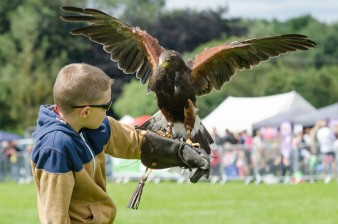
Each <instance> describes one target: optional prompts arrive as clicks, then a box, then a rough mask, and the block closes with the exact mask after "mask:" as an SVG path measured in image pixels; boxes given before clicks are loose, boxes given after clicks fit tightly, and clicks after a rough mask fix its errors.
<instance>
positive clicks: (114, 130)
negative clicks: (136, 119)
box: [106, 117, 144, 159]
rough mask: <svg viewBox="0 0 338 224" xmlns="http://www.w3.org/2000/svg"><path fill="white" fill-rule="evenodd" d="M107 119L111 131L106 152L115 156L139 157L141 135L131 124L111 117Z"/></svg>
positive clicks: (141, 142) (123, 157) (125, 157)
mask: <svg viewBox="0 0 338 224" xmlns="http://www.w3.org/2000/svg"><path fill="white" fill-rule="evenodd" d="M108 119H109V123H110V129H111V131H110V139H109V142H108V144H107V147H106V153H107V154H109V155H111V156H114V157H116V158H122V159H139V158H140V155H141V150H140V148H141V146H142V144H143V141H144V139H143V138H144V137H143V135H141V134H140V133H139V131H137V130H135V128H134V127H132V126H129V125H125V124H122V123H120V122H118V121H116V120H115V119H113V118H111V117H108Z"/></svg>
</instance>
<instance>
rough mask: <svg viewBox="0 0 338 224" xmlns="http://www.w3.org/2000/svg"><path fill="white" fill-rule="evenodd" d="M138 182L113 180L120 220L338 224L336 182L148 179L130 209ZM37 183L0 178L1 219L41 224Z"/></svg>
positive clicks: (136, 223)
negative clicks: (135, 206) (137, 204)
mask: <svg viewBox="0 0 338 224" xmlns="http://www.w3.org/2000/svg"><path fill="white" fill-rule="evenodd" d="M136 184H137V183H136V182H130V183H128V184H109V185H108V191H109V192H110V195H111V197H112V198H113V199H114V201H115V202H116V204H117V206H118V214H117V218H116V222H115V223H117V224H131V223H132V224H167V223H168V224H169V223H170V224H181V223H182V224H183V223H184V224H204V223H208V224H224V223H231V224H232V223H233V224H244V223H245V224H246V223H257V224H264V223H286V224H288V223H307V224H308V223H313V224H319V223H323V224H330V223H332V224H333V223H338V184H337V183H336V182H331V183H329V184H326V185H325V184H323V183H322V182H317V183H314V184H310V183H302V184H299V185H283V184H280V185H273V186H272V185H270V186H268V185H264V184H261V185H248V186H244V185H243V184H242V183H239V182H237V183H235V182H233V183H226V184H225V185H219V184H215V185H212V184H210V183H205V182H204V183H203V182H202V183H197V184H182V185H178V184H176V183H173V182H161V183H159V184H154V183H147V184H146V186H145V188H144V191H143V195H142V200H141V204H140V207H139V209H138V210H131V209H127V208H126V206H127V204H128V201H129V199H130V196H131V195H132V192H133V190H134V188H135V187H136ZM35 197H36V193H35V188H34V185H33V184H28V185H18V184H16V183H0V223H1V224H2V223H3V224H7V223H8V224H16V223H20V224H25V223H27V224H28V223H29V224H31V223H34V224H35V223H39V221H38V217H37V211H36V200H35Z"/></svg>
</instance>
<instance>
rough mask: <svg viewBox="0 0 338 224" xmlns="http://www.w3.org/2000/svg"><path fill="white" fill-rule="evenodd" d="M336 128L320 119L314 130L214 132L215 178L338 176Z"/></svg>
mask: <svg viewBox="0 0 338 224" xmlns="http://www.w3.org/2000/svg"><path fill="white" fill-rule="evenodd" d="M337 136H338V129H337V126H335V125H332V126H328V123H327V122H326V121H324V120H319V121H317V122H316V124H315V125H314V126H313V127H306V128H297V127H296V128H295V127H293V128H292V127H291V124H289V126H285V127H283V126H281V128H278V129H277V128H270V129H269V128H262V129H259V130H254V131H253V134H248V132H247V131H242V132H231V131H230V130H225V131H224V133H223V134H221V133H220V132H219V131H218V130H216V129H215V128H214V129H213V130H212V137H213V138H214V141H215V145H216V147H214V148H213V150H212V158H213V159H212V161H211V166H212V173H211V176H213V177H221V178H224V177H226V178H228V179H229V178H244V177H248V176H251V177H254V178H261V177H262V176H264V175H267V174H271V175H274V176H278V177H285V176H288V177H290V176H292V175H296V174H301V175H303V176H309V177H313V178H325V181H329V180H331V178H333V177H335V176H336V175H337V165H336V164H337V158H336V154H337V153H338V138H337Z"/></svg>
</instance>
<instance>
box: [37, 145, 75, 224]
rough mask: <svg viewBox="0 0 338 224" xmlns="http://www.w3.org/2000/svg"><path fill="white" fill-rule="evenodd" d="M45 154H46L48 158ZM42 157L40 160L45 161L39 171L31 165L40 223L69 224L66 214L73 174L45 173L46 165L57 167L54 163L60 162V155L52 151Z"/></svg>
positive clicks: (72, 185)
mask: <svg viewBox="0 0 338 224" xmlns="http://www.w3.org/2000/svg"><path fill="white" fill-rule="evenodd" d="M46 154H48V157H47V156H46ZM42 156H45V157H43V158H41V160H44V161H45V163H44V164H45V165H44V167H40V169H39V168H37V166H36V165H35V164H33V172H34V178H35V183H36V187H37V190H38V195H37V196H38V210H39V217H40V221H41V223H51V224H53V223H65V224H68V223H69V224H70V223H71V222H70V219H69V215H68V213H69V205H70V199H71V196H72V192H73V188H74V176H73V173H72V171H69V172H49V171H47V170H48V167H47V164H50V165H51V166H58V165H59V163H58V162H56V161H59V162H60V161H61V160H60V157H61V155H60V154H59V153H57V152H55V151H54V150H50V151H49V153H44V155H42ZM58 158H59V159H58ZM53 161H54V163H53ZM55 162H56V163H55ZM39 165H40V162H39ZM39 165H38V166H39Z"/></svg>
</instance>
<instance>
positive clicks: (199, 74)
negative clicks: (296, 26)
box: [192, 34, 317, 95]
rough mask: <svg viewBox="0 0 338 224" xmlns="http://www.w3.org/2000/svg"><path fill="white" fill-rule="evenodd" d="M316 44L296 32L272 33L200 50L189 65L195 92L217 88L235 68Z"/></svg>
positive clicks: (208, 91)
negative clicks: (190, 65)
mask: <svg viewBox="0 0 338 224" xmlns="http://www.w3.org/2000/svg"><path fill="white" fill-rule="evenodd" d="M316 45H317V44H316V43H315V42H313V41H311V40H309V39H308V38H307V37H306V36H303V35H298V34H290V35H281V36H272V37H264V38H256V39H249V40H245V41H241V42H237V41H236V42H231V43H225V44H223V45H219V46H216V47H213V48H209V49H206V50H204V51H203V52H202V53H201V54H199V55H197V56H196V58H195V59H194V61H193V65H192V76H193V81H194V84H195V86H196V93H197V95H204V94H208V93H210V92H211V91H212V90H213V88H215V89H217V90H220V89H221V88H222V86H223V84H224V83H225V82H228V81H229V80H230V78H231V77H232V76H233V75H235V73H236V70H242V69H251V67H252V66H253V65H257V64H259V63H260V62H261V61H266V60H269V58H271V57H276V56H279V55H281V54H285V53H287V52H291V51H296V50H308V49H309V48H313V47H315V46H316Z"/></svg>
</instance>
